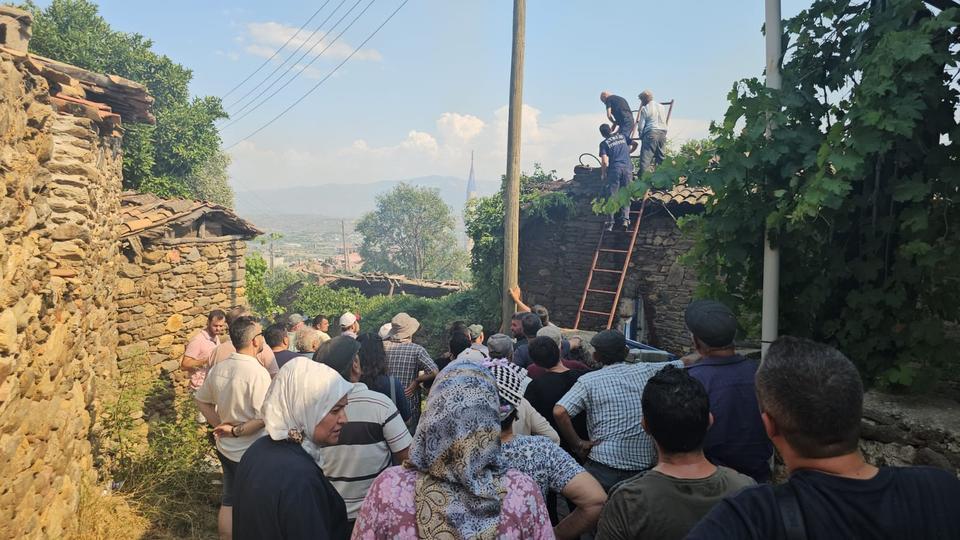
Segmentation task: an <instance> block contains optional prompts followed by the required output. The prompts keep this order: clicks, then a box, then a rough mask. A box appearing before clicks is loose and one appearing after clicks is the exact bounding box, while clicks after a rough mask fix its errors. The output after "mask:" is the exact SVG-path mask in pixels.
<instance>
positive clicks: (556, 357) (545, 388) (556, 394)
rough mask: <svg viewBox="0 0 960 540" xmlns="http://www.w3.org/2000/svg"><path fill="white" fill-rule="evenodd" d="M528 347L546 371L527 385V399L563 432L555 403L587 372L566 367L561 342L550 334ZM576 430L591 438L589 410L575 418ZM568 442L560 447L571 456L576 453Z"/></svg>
mask: <svg viewBox="0 0 960 540" xmlns="http://www.w3.org/2000/svg"><path fill="white" fill-rule="evenodd" d="M527 347H528V350H529V352H530V360H531V361H532V362H533V365H536V366H538V367H539V368H540V370H541V372H542V373H541V374H540V375H539V376H538V377H537V378H536V379H533V380H532V381H531V382H530V384H528V385H527V390H526V393H524V395H523V397H525V398H527V401H529V402H530V404H531V405H533V408H534V409H536V410H537V412H538V413H540V414H541V415H542V416H543V417H544V418H546V419H547V422H550V426H551V427H553V429H556V430H558V433H559V429H560V428H559V427H558V426H557V421H556V420H554V418H553V406H554V405H556V404H557V402H558V401H560V398H562V397H563V395H564V394H566V393H567V391H568V390H570V389H571V388H573V383H575V382H577V379H579V378H580V376H581V375H583V374H584V373H586V372H587V371H586V370H581V371H577V370H572V369H569V368H567V367H566V366H564V365H563V363H562V362H561V361H560V348H559V347H557V342H556V341H554V340H553V339H552V338H549V337H546V336H540V337H537V338H534V339H532V340H530V342H529V343H528V344H527ZM531 367H532V366H531ZM573 429H574V430H575V431H576V432H577V435H579V436H580V438H581V439H587V438H589V437H588V435H587V414H586V413H585V412H582V413H580V414H578V415H576V416H574V417H573ZM566 444H567V443H566V441H563V440H561V442H560V446H561V447H562V448H563V449H564V450H567V452H569V453H570V455H574V454H573V452H572V451H571V450H569V449H568V448H567V447H566Z"/></svg>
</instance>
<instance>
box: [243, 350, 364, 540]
mask: <svg viewBox="0 0 960 540" xmlns="http://www.w3.org/2000/svg"><path fill="white" fill-rule="evenodd" d="M352 388H353V385H352V384H350V383H348V382H347V381H345V380H344V379H343V377H341V376H340V374H339V373H337V372H336V371H334V370H333V369H331V368H330V367H328V366H326V365H323V364H318V363H316V362H314V361H312V360H310V359H308V358H303V357H300V358H294V359H293V360H290V361H289V362H287V363H286V364H285V365H284V366H283V369H281V370H280V372H279V373H278V374H277V378H276V379H274V380H273V384H271V386H270V389H269V390H268V391H267V396H266V398H265V399H264V402H263V421H264V424H265V425H266V431H267V436H266V437H263V438H261V439H259V440H258V441H257V442H255V443H253V445H252V446H250V448H248V449H247V451H246V453H244V455H243V459H242V460H241V461H240V466H239V467H238V468H237V474H236V479H235V482H236V487H235V488H234V489H235V491H234V497H235V502H234V505H233V537H234V538H235V539H239V540H243V539H248V538H249V539H264V538H270V539H273V538H278V539H279V538H284V539H298V538H304V539H306V538H311V539H315V538H322V539H343V538H347V537H348V536H349V533H348V529H347V509H346V506H345V505H344V503H343V499H342V498H341V497H340V495H339V494H338V493H337V491H336V490H335V489H334V488H333V486H332V485H330V482H329V481H327V479H326V477H325V476H324V475H323V471H322V470H321V469H320V466H321V465H322V464H323V453H322V452H321V451H320V447H322V446H329V445H332V444H337V441H338V440H339V439H340V431H341V429H342V428H343V425H344V424H345V423H346V422H347V417H346V414H345V413H344V412H343V409H344V407H345V406H346V404H347V393H349V392H350V390H351V389H352Z"/></svg>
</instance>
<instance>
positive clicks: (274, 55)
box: [220, 0, 330, 99]
mask: <svg viewBox="0 0 960 540" xmlns="http://www.w3.org/2000/svg"><path fill="white" fill-rule="evenodd" d="M329 3H330V0H327V1H326V2H324V3H323V5H322V6H320V7H319V8H317V10H316V11H314V12H313V15H311V16H310V18H309V19H307V20H306V22H304V23H303V24H302V25H300V28H298V29H297V31H296V33H294V34H293V35H292V36H290V39H288V40H287V41H286V42H285V43H284V44H283V45H281V46H280V48H279V49H277V50H276V51H274V52H273V54H272V55H270V58H267V59H266V60H264V61H263V63H262V64H260V67H258V68H257V69H255V70H253V73H251V74H249V75H247V78H245V79H244V80H242V81H240V82H238V83H237V85H236V86H234V87H233V88H231V89H230V90H227V93H226V94H224V95H222V96H220V99H226V97H227V96H229V95H230V94H232V93H234V92H235V91H236V90H237V88H240V87H241V86H243V85H244V83H246V82H247V81H249V80H250V79H251V78H252V77H253V76H254V75H256V74H257V73H259V72H260V70H261V69H263V67H264V66H266V65H267V64H269V63H270V61H271V60H273V59H274V58H276V57H277V55H278V54H280V51H282V50H283V49H284V47H286V46H287V45H289V44H290V42H291V41H293V40H294V39H295V38H296V37H297V36H299V35H300V32H302V31H303V29H304V28H306V26H307V25H308V24H310V21H312V20H313V19H314V17H316V16H317V15H318V14H319V13H320V11H321V10H322V9H323V8H324V7H325V6H326V5H327V4H329Z"/></svg>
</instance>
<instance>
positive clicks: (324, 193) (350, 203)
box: [234, 176, 500, 219]
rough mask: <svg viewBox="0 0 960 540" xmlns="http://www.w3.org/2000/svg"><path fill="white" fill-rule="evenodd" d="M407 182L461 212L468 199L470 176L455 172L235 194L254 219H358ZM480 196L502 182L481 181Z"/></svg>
mask: <svg viewBox="0 0 960 540" xmlns="http://www.w3.org/2000/svg"><path fill="white" fill-rule="evenodd" d="M401 182H404V183H407V184H411V185H414V186H424V187H429V188H436V189H438V190H440V197H441V198H442V199H443V200H444V202H446V203H447V205H448V206H450V208H452V209H453V212H454V215H460V213H461V212H462V210H463V205H464V203H465V202H466V192H467V180H466V179H465V178H456V177H453V176H421V177H418V178H409V179H406V180H384V181H381V182H373V183H370V184H323V185H319V186H301V187H293V188H277V189H258V190H252V191H238V192H236V194H235V195H234V200H235V205H236V211H237V213H238V214H240V216H242V217H246V218H248V219H253V218H255V217H257V216H263V215H300V216H305V215H312V216H323V217H326V218H333V219H356V218H359V217H360V216H361V215H363V214H364V213H366V212H369V211H371V210H373V208H374V206H375V205H376V197H377V195H379V194H381V193H386V192H387V191H390V190H391V189H393V187H394V186H396V185H397V184H399V183H401ZM477 188H478V191H479V193H480V195H481V196H485V195H492V194H493V193H496V192H497V190H499V189H500V183H499V182H493V181H482V180H480V181H478V182H477Z"/></svg>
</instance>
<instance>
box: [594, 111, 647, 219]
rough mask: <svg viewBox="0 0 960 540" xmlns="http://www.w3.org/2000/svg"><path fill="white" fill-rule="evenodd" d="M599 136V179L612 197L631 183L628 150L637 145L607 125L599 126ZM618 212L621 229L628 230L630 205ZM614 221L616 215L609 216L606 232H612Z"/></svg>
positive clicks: (630, 164) (630, 163) (631, 171)
mask: <svg viewBox="0 0 960 540" xmlns="http://www.w3.org/2000/svg"><path fill="white" fill-rule="evenodd" d="M600 135H602V136H603V141H602V142H601V143H600V179H601V180H602V181H604V182H606V185H607V196H608V197H613V195H614V194H615V193H616V192H618V191H620V188H622V187H625V186H626V185H627V184H629V183H630V182H632V181H633V160H631V159H630V150H632V149H633V148H635V147H636V144H637V143H633V144H632V145H631V143H630V139H628V138H626V137H625V136H624V135H623V134H621V133H613V132H612V130H611V128H610V126H609V125H607V124H600ZM641 155H642V152H641ZM620 211H621V215H622V218H623V228H624V229H625V230H629V229H630V205H629V204H626V205H624V207H623V208H622V209H621V210H620ZM616 221H617V215H616V214H610V218H609V219H608V220H607V230H608V231H612V230H613V227H614V225H615V224H616Z"/></svg>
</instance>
